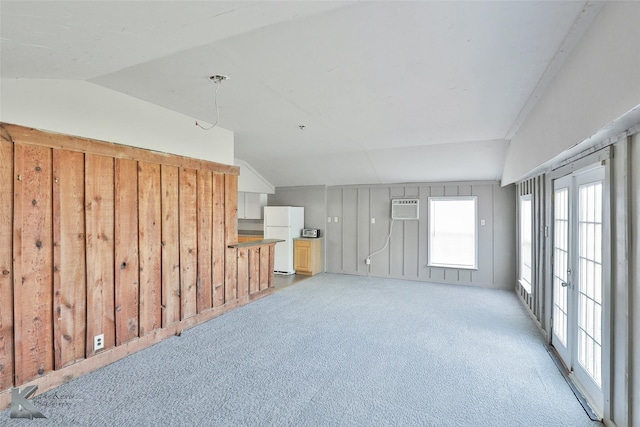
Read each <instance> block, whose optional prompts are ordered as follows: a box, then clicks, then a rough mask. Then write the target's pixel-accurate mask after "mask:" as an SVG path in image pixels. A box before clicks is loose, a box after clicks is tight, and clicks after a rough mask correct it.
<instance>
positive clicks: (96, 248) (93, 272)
mask: <svg viewBox="0 0 640 427" xmlns="http://www.w3.org/2000/svg"><path fill="white" fill-rule="evenodd" d="M114 204H115V203H114V159H113V158H111V157H104V156H97V155H93V154H87V155H86V156H85V221H86V230H87V231H86V244H87V342H86V355H87V357H89V356H91V355H93V354H95V351H94V347H93V345H94V337H95V336H96V335H100V334H104V348H105V349H107V348H109V347H113V346H114V345H115V342H116V340H115V307H114V299H115V295H114V293H115V286H114V284H115V275H114V267H115V265H114V264H115V257H114V249H115V235H114V228H115V218H114V216H115V215H114V209H115V207H114Z"/></svg>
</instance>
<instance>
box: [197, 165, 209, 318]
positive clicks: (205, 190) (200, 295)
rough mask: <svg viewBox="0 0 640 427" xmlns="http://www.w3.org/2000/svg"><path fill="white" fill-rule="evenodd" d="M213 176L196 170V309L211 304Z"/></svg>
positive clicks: (201, 308) (200, 310)
mask: <svg viewBox="0 0 640 427" xmlns="http://www.w3.org/2000/svg"><path fill="white" fill-rule="evenodd" d="M212 227H213V176H212V174H211V172H210V171H204V170H199V171H198V281H197V285H198V288H197V311H198V313H201V312H203V311H204V310H207V309H209V308H211V306H212V294H213V290H212V284H213V270H212V268H211V267H212V264H213V258H212V250H211V249H212V246H211V239H212V237H213V231H212Z"/></svg>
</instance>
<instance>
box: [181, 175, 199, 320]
mask: <svg viewBox="0 0 640 427" xmlns="http://www.w3.org/2000/svg"><path fill="white" fill-rule="evenodd" d="M197 182H198V175H197V171H195V170H193V169H185V168H181V169H180V190H179V198H180V300H181V310H180V313H181V317H180V318H181V319H186V318H187V317H190V316H193V315H194V314H196V310H197V290H198V287H197V281H198V214H197V211H198V188H197Z"/></svg>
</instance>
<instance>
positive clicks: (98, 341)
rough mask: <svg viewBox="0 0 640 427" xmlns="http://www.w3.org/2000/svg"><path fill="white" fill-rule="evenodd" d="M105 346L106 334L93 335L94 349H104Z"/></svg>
mask: <svg viewBox="0 0 640 427" xmlns="http://www.w3.org/2000/svg"><path fill="white" fill-rule="evenodd" d="M103 348H104V334H100V335H96V336H95V337H93V351H98V350H102V349H103Z"/></svg>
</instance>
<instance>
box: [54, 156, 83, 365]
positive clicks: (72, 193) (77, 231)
mask: <svg viewBox="0 0 640 427" xmlns="http://www.w3.org/2000/svg"><path fill="white" fill-rule="evenodd" d="M84 161H85V160H84V154H82V153H78V152H75V151H67V150H53V177H54V184H53V242H54V243H53V263H54V267H53V294H54V297H53V311H54V316H53V331H54V345H55V369H60V368H62V367H64V366H66V365H68V364H70V363H73V362H75V361H77V360H81V359H83V358H84V357H85V348H86V316H87V307H86V298H87V275H86V265H87V264H86V249H85V248H86V241H85V237H86V236H85V213H84V206H85V200H84V192H85V189H84V176H85V174H84Z"/></svg>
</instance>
